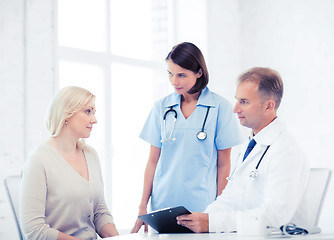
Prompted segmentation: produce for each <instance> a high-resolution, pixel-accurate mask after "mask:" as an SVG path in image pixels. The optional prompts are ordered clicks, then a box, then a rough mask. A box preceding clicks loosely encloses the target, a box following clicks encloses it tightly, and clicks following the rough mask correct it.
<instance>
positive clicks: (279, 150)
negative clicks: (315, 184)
mask: <svg viewBox="0 0 334 240" xmlns="http://www.w3.org/2000/svg"><path fill="white" fill-rule="evenodd" d="M282 96H283V82H282V80H281V77H280V75H279V74H278V73H277V72H276V71H274V70H272V69H269V68H252V69H249V70H248V71H246V72H245V73H243V74H242V75H240V77H239V79H238V87H237V90H236V95H235V97H236V100H237V103H236V104H235V107H234V110H233V111H234V112H235V113H236V114H237V116H238V118H239V120H240V124H241V125H243V126H245V127H248V128H250V129H251V130H252V131H251V135H250V138H249V140H250V141H249V142H248V141H247V143H245V144H244V146H242V148H241V152H240V154H239V157H238V158H237V159H236V161H235V162H234V164H232V167H231V172H230V176H229V177H228V180H229V183H228V184H227V186H226V188H225V189H224V190H223V192H222V194H221V195H220V196H219V197H217V199H216V201H214V202H213V203H211V204H210V205H209V206H208V207H207V209H206V210H205V212H204V213H199V212H195V213H192V214H189V215H182V216H179V217H178V218H177V220H178V224H180V225H182V226H185V227H188V228H189V229H191V230H192V231H194V232H231V231H237V213H238V212H240V211H243V212H249V214H252V213H262V214H263V215H264V216H265V218H266V219H267V224H268V225H269V226H272V227H280V226H281V225H284V224H287V223H289V222H290V221H291V220H292V219H293V217H294V216H298V218H300V219H296V221H297V222H302V218H303V214H304V213H305V211H303V209H302V208H301V207H300V203H301V199H302V196H303V194H304V191H305V188H306V185H307V183H308V179H309V171H310V170H309V165H308V162H307V160H306V159H305V157H304V155H303V153H302V151H301V149H300V148H299V147H298V144H297V143H296V142H295V141H294V139H293V138H292V137H291V136H290V135H289V133H288V132H287V130H286V129H285V128H284V125H283V124H282V123H281V122H280V121H279V119H278V118H277V109H278V107H279V105H280V102H281V99H282ZM246 152H247V153H246ZM233 165H234V166H233ZM294 220H295V219H294Z"/></svg>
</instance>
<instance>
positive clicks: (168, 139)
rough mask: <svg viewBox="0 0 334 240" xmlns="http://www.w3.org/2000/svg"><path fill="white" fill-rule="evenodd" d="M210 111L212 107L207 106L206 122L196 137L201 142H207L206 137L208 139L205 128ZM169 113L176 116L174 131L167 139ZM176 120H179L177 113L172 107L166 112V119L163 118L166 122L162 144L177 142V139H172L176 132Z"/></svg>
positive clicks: (172, 130)
mask: <svg viewBox="0 0 334 240" xmlns="http://www.w3.org/2000/svg"><path fill="white" fill-rule="evenodd" d="M209 111H210V106H207V110H206V114H205V118H204V121H203V125H202V129H201V131H199V132H198V133H197V135H196V136H197V139H198V140H201V141H202V140H205V139H206V137H207V134H206V132H205V131H204V128H205V123H206V120H207V118H208V115H209ZM169 113H173V114H174V122H173V125H172V129H171V131H170V134H169V137H168V138H167V133H166V118H167V115H168V114H169ZM176 119H177V112H176V111H175V110H174V109H173V106H171V107H170V109H168V110H167V111H166V112H165V114H164V117H163V121H164V139H162V140H161V142H173V141H175V140H176V138H175V137H173V138H172V135H173V132H174V128H175V123H176Z"/></svg>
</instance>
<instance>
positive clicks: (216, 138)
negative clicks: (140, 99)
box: [140, 87, 242, 212]
mask: <svg viewBox="0 0 334 240" xmlns="http://www.w3.org/2000/svg"><path fill="white" fill-rule="evenodd" d="M180 104H181V95H179V94H177V93H173V94H171V95H168V96H167V97H165V98H163V99H161V100H160V101H157V102H156V103H155V105H154V107H153V109H152V110H151V113H150V115H149V117H148V119H147V121H146V123H145V125H144V127H143V129H142V132H141V134H140V138H142V139H143V140H145V141H147V142H148V143H150V144H151V145H153V146H155V147H158V148H161V154H160V158H159V161H158V164H157V167H156V171H155V174H154V180H153V187H152V194H151V208H152V210H158V209H161V208H166V207H176V206H181V205H182V206H185V207H186V208H187V209H188V210H190V211H193V212H202V211H204V210H205V208H206V207H207V206H208V205H209V204H210V203H211V202H213V201H214V200H215V199H216V195H217V150H222V149H226V148H231V147H233V146H235V145H238V144H240V143H241V142H242V141H241V135H240V130H239V124H238V122H237V119H236V116H235V115H234V114H233V111H232V105H231V103H230V102H228V101H227V100H226V99H224V98H223V97H221V96H219V95H217V94H215V93H213V92H211V91H210V90H209V89H208V88H207V87H206V88H205V89H203V90H202V92H201V94H200V97H199V99H198V102H197V106H196V109H195V110H194V112H193V113H192V114H191V115H190V116H189V117H188V118H187V119H185V117H184V116H183V114H182V112H181V105H180ZM171 106H173V109H174V110H175V111H176V112H177V120H176V124H175V128H174V131H173V134H172V138H175V141H171V142H161V140H162V139H165V134H164V124H163V117H164V114H165V112H166V111H168V110H169V109H170V107H171ZM208 106H210V110H209V114H208V117H207V121H206V124H205V128H204V131H205V132H206V134H207V138H206V139H205V140H199V139H197V137H196V136H197V133H198V132H199V131H201V129H202V125H203V121H204V118H205V115H206V112H207V107H208ZM173 122H174V113H172V112H170V113H169V114H168V115H167V116H166V135H167V138H168V137H169V136H170V132H171V130H172V127H173Z"/></svg>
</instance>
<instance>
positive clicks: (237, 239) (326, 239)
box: [104, 233, 334, 240]
mask: <svg viewBox="0 0 334 240" xmlns="http://www.w3.org/2000/svg"><path fill="white" fill-rule="evenodd" d="M104 239H109V240H265V239H269V240H271V239H298V240H304V239H306V240H333V239H334V234H309V235H299V236H285V235H268V236H266V237H251V236H250V237H246V236H242V237H241V236H238V235H237V234H235V233H201V234H189V233H183V234H156V233H148V234H144V233H135V234H125V235H120V236H118V237H112V238H104Z"/></svg>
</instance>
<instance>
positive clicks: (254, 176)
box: [249, 169, 259, 181]
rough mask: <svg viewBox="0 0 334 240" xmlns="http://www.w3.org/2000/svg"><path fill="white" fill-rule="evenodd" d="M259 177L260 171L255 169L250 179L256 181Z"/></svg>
mask: <svg viewBox="0 0 334 240" xmlns="http://www.w3.org/2000/svg"><path fill="white" fill-rule="evenodd" d="M258 175H259V170H257V169H255V170H253V171H251V172H250V174H249V178H250V179H251V180H253V181H254V180H255V179H256V178H257V176H258Z"/></svg>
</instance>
